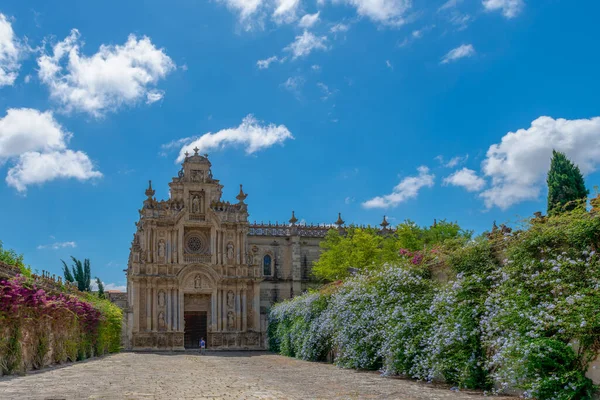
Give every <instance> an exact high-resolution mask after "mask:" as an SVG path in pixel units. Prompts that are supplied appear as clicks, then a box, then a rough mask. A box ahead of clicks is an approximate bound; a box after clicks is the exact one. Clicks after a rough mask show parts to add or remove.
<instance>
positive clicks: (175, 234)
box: [125, 151, 329, 350]
mask: <svg viewBox="0 0 600 400" xmlns="http://www.w3.org/2000/svg"><path fill="white" fill-rule="evenodd" d="M182 166H183V168H182V169H181V171H180V172H179V174H178V176H177V177H175V178H173V180H172V181H171V182H170V183H169V187H170V198H169V200H163V201H157V200H156V199H155V198H154V193H155V192H154V190H153V189H152V183H151V182H150V184H149V187H148V189H147V190H146V197H147V198H146V200H145V201H144V204H143V207H142V209H141V210H139V214H140V219H139V221H138V222H137V223H136V227H137V230H136V232H135V234H134V237H133V242H132V246H131V251H130V255H129V262H128V269H127V296H128V307H127V312H126V319H127V320H126V325H127V340H126V343H125V346H126V348H129V349H133V350H183V349H184V348H195V347H198V341H199V339H200V337H204V338H205V339H206V342H207V346H208V347H209V348H213V349H262V348H265V341H266V326H267V324H266V312H267V310H268V308H269V306H270V305H271V304H273V303H274V302H275V301H279V300H282V299H285V298H289V297H291V296H293V295H294V294H300V293H301V292H302V291H303V290H305V289H306V288H307V286H308V284H309V273H310V268H311V265H312V262H313V261H315V260H316V259H317V258H318V256H319V252H320V248H319V242H320V241H321V240H322V238H323V237H324V236H325V233H326V232H327V229H329V228H328V227H324V226H317V227H316V226H297V225H296V222H297V220H296V218H295V216H294V215H292V219H291V220H290V224H289V225H287V224H286V225H279V224H275V225H271V224H270V223H269V224H249V222H248V207H247V205H246V203H245V202H244V200H245V199H246V197H247V195H246V194H245V193H244V192H243V190H242V186H241V185H240V192H239V194H238V196H237V197H236V198H237V200H238V201H237V203H235V204H232V203H229V202H224V201H222V200H221V194H222V189H223V186H222V185H221V184H220V182H219V180H217V179H214V178H213V176H212V171H211V163H210V161H209V160H208V156H207V155H204V156H202V155H199V154H198V153H197V151H195V154H194V155H191V156H189V155H187V156H186V158H185V161H184V162H183V164H182Z"/></svg>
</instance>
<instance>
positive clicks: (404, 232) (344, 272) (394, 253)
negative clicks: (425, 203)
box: [312, 221, 472, 281]
mask: <svg viewBox="0 0 600 400" xmlns="http://www.w3.org/2000/svg"><path fill="white" fill-rule="evenodd" d="M471 234H472V233H471V232H469V231H464V230H462V229H461V228H460V227H459V226H458V225H457V224H455V223H450V222H446V221H440V222H438V223H436V224H434V225H433V226H431V227H419V226H418V225H416V224H415V223H414V222H412V221H405V222H403V223H401V224H400V225H398V227H397V229H396V230H395V231H392V232H390V233H388V234H385V235H382V234H381V232H380V231H379V229H375V228H357V227H348V228H347V229H346V230H345V232H344V233H341V232H340V231H338V230H335V229H331V230H330V231H329V232H328V233H327V235H326V237H325V240H324V241H323V242H321V247H322V248H323V253H322V254H321V256H320V258H319V260H318V261H317V262H315V263H314V265H313V270H312V272H313V275H314V276H315V277H316V278H318V279H321V280H324V281H335V280H338V279H344V278H347V277H348V276H350V275H351V272H352V271H356V272H365V271H369V270H371V269H377V268H380V267H381V266H382V265H384V264H386V263H397V262H400V261H401V257H400V255H399V253H398V252H399V250H400V249H407V250H411V251H417V250H419V251H422V250H426V249H431V248H433V247H435V246H436V245H439V244H442V243H444V242H446V241H449V240H455V241H459V242H464V241H466V240H468V239H469V238H470V237H471Z"/></svg>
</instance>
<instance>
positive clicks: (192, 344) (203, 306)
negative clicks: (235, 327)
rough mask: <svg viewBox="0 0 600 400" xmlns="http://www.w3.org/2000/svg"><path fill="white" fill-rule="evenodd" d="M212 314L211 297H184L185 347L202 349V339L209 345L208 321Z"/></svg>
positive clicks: (191, 295)
mask: <svg viewBox="0 0 600 400" xmlns="http://www.w3.org/2000/svg"><path fill="white" fill-rule="evenodd" d="M209 313H210V295H208V294H192V293H190V294H185V295H184V312H183V319H184V321H183V323H184V325H183V326H184V331H183V332H184V336H183V345H184V347H185V348H186V349H197V348H199V347H200V339H201V338H204V340H205V341H206V342H207V343H208V321H209Z"/></svg>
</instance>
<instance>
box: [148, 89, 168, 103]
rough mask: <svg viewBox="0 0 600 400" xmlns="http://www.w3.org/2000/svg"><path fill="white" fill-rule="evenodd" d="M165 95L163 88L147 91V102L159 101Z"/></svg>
mask: <svg viewBox="0 0 600 400" xmlns="http://www.w3.org/2000/svg"><path fill="white" fill-rule="evenodd" d="M163 97H165V92H163V91H162V90H150V91H149V92H148V93H146V104H152V103H156V102H157V101H159V100H162V98H163Z"/></svg>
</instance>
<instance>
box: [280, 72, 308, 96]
mask: <svg viewBox="0 0 600 400" xmlns="http://www.w3.org/2000/svg"><path fill="white" fill-rule="evenodd" d="M304 82H305V79H304V78H303V77H301V76H293V77H292V76H290V77H289V78H287V80H286V81H285V82H283V83H282V84H281V85H280V86H281V87H282V88H284V89H285V90H287V91H289V92H292V93H294V95H296V96H300V89H301V88H302V86H304Z"/></svg>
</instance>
